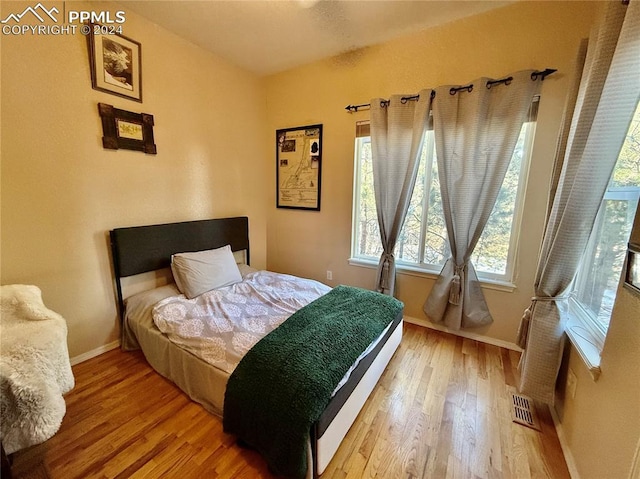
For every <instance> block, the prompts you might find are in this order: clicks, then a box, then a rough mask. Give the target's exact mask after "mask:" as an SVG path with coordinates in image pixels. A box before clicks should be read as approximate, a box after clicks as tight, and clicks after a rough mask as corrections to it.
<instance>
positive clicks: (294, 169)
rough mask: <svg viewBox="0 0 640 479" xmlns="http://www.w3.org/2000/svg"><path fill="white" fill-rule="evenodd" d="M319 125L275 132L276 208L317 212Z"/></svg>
mask: <svg viewBox="0 0 640 479" xmlns="http://www.w3.org/2000/svg"><path fill="white" fill-rule="evenodd" d="M321 182H322V125H309V126H300V127H296V128H285V129H282V130H277V131H276V188H277V190H276V207H277V208H294V209H301V210H314V211H320V186H321Z"/></svg>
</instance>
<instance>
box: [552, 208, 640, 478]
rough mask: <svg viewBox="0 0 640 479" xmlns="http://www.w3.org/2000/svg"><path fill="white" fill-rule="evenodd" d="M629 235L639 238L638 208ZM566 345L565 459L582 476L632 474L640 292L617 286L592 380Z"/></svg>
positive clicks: (637, 428) (637, 421)
mask: <svg viewBox="0 0 640 479" xmlns="http://www.w3.org/2000/svg"><path fill="white" fill-rule="evenodd" d="M630 241H631V242H634V243H636V244H640V209H638V211H637V212H636V220H635V225H634V229H633V232H632V235H631V240H630ZM567 349H568V351H569V354H568V355H567V356H566V357H565V363H564V364H563V374H562V375H561V377H563V376H564V375H565V374H566V369H567V368H569V369H570V370H571V371H573V372H574V373H575V374H576V377H577V386H576V392H575V397H571V394H570V393H569V392H568V391H567V390H566V384H565V383H564V382H562V381H561V383H560V384H559V387H558V389H559V390H558V401H557V404H556V410H557V412H558V416H559V417H560V420H561V421H562V433H563V435H564V436H565V441H566V444H567V445H568V446H569V450H570V453H571V456H572V457H571V458H570V460H573V462H574V463H575V465H576V468H577V470H578V472H579V475H580V477H581V478H582V479H590V478H592V479H599V478H604V477H611V478H618V477H620V478H625V479H626V478H630V479H631V476H630V473H631V468H632V460H633V457H634V454H635V452H636V449H637V448H638V446H639V445H640V294H638V293H637V292H632V291H630V290H629V289H627V288H625V287H624V286H622V283H621V285H620V287H619V288H618V293H617V296H616V303H615V306H614V308H613V312H612V315H611V323H610V325H609V331H608V333H607V339H606V342H605V345H604V349H603V351H602V358H601V364H600V368H601V369H602V373H601V375H600V378H599V379H598V380H597V381H593V379H592V378H591V376H590V374H589V372H588V370H587V368H586V366H585V364H584V362H583V361H582V359H581V358H580V356H579V354H578V352H577V351H576V350H575V349H574V348H573V347H572V346H570V347H569V348H567ZM634 479H635V478H634Z"/></svg>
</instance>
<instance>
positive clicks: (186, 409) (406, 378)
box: [13, 324, 570, 479]
mask: <svg viewBox="0 0 640 479" xmlns="http://www.w3.org/2000/svg"><path fill="white" fill-rule="evenodd" d="M517 360H518V354H517V353H515V352H513V351H508V350H505V349H501V348H498V347H495V346H490V345H486V344H482V343H478V342H476V341H472V340H467V339H463V338H460V337H456V336H451V335H448V334H445V333H440V332H437V331H432V330H428V329H424V328H421V327H418V326H414V325H411V324H405V329H404V338H403V341H402V344H401V345H400V348H399V349H398V351H397V352H396V354H395V356H394V357H393V359H392V360H391V363H390V364H389V366H388V368H387V370H386V372H385V373H384V375H383V376H382V378H381V380H380V383H379V384H378V385H377V386H376V389H375V390H374V391H373V393H372V394H371V396H370V397H369V400H368V401H367V403H366V404H365V406H364V408H363V410H362V411H361V413H360V415H359V416H358V418H357V419H356V422H355V424H354V425H353V427H352V428H351V430H350V431H349V433H348V435H347V437H346V439H345V440H344V442H343V443H342V445H341V446H340V449H339V450H338V452H337V454H336V456H335V457H334V458H333V460H332V462H331V463H330V464H329V467H328V468H327V470H326V471H325V473H324V474H323V475H322V479H328V478H363V477H380V478H437V479H439V478H457V477H461V478H501V477H502V478H518V479H524V478H529V477H533V478H539V477H548V478H554V479H556V478H569V477H570V476H569V472H568V470H567V467H566V464H565V461H564V458H563V456H562V452H561V449H560V443H559V442H558V438H557V436H556V433H555V429H554V428H553V424H552V421H551V419H550V416H549V414H548V411H547V409H546V407H544V408H540V407H539V408H538V415H539V419H540V422H541V432H538V431H536V430H533V429H530V428H527V427H524V426H520V425H517V424H514V423H512V421H511V415H510V409H509V407H510V406H509V405H510V397H509V395H508V387H509V386H513V385H514V384H515V374H516V371H515V368H516V365H517ZM73 371H74V374H75V377H76V387H75V389H74V390H73V391H72V392H71V393H69V394H68V395H67V396H66V401H67V414H66V416H65V419H64V421H63V423H62V426H61V428H60V431H59V432H58V433H57V434H56V435H55V436H54V437H53V438H52V439H50V440H49V441H47V442H46V443H44V444H41V445H39V446H34V447H32V448H30V449H27V450H23V451H20V452H18V453H16V454H14V457H13V474H14V477H16V478H53V479H57V478H60V479H63V478H64V479H72V478H83V479H85V478H94V477H95V478H130V477H131V478H142V477H144V478H160V477H162V478H180V479H189V478H198V479H200V478H272V477H273V476H272V475H270V474H269V472H268V471H267V468H266V466H265V463H264V462H263V460H262V459H261V457H260V456H259V455H257V454H256V453H255V452H252V451H249V450H245V449H241V448H239V447H238V446H236V445H235V442H234V438H233V437H231V436H229V435H227V434H224V433H223V432H222V424H221V420H220V419H219V418H217V417H214V416H211V415H210V414H208V413H207V412H206V411H205V410H204V409H203V408H202V407H200V406H199V405H198V404H196V403H193V402H191V401H190V400H189V399H188V398H187V396H186V395H185V394H183V393H182V392H181V391H180V390H179V389H178V388H177V387H175V386H174V385H173V384H172V383H170V382H168V381H167V380H165V379H163V378H162V377H161V376H160V375H158V374H157V373H155V372H154V371H153V370H152V369H151V367H150V366H148V364H147V363H146V362H145V360H144V357H143V356H142V354H141V353H139V352H136V353H124V352H121V351H119V350H115V351H111V352H108V353H106V354H103V355H101V356H99V357H97V358H93V359H91V360H89V361H86V362H84V363H82V364H79V365H77V366H75V367H74V368H73Z"/></svg>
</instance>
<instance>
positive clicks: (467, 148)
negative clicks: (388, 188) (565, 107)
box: [424, 70, 541, 329]
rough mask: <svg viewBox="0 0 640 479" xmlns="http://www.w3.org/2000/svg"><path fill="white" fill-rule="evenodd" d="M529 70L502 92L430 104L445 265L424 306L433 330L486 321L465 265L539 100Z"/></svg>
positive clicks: (481, 83) (478, 86) (445, 91)
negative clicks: (446, 251)
mask: <svg viewBox="0 0 640 479" xmlns="http://www.w3.org/2000/svg"><path fill="white" fill-rule="evenodd" d="M531 73H533V70H529V71H522V72H518V73H514V74H512V75H511V76H512V77H513V79H512V80H511V82H510V83H509V84H499V85H494V86H492V87H491V88H487V87H486V84H487V81H488V80H490V79H489V78H480V79H478V80H475V81H474V82H473V85H474V87H473V90H472V91H471V92H467V91H460V92H458V93H456V94H455V95H452V94H450V88H451V86H443V87H439V88H437V89H436V96H435V99H434V102H433V125H434V132H435V143H436V155H437V159H438V174H439V176H440V190H441V193H442V207H443V211H444V217H445V224H446V227H447V234H448V240H449V246H450V248H451V257H450V258H449V259H448V260H447V261H446V262H445V264H444V267H443V268H442V271H441V272H440V276H439V277H438V279H437V280H436V283H435V285H434V286H433V288H432V290H431V293H430V294H429V297H428V298H427V301H426V303H425V305H424V312H425V313H426V314H427V316H429V318H430V319H431V320H433V321H435V322H442V323H444V324H445V325H446V326H447V327H449V328H451V329H460V328H470V327H477V326H482V325H484V324H488V323H490V322H492V321H493V319H492V318H491V314H490V313H489V309H488V307H487V304H486V302H485V299H484V294H483V293H482V290H481V288H480V284H479V282H478V277H477V275H476V271H475V269H474V267H473V264H472V263H471V261H470V258H471V255H472V253H473V250H474V248H475V246H476V244H477V242H478V240H479V239H480V236H481V235H482V231H483V230H484V227H485V225H486V223H487V220H488V219H489V216H490V215H491V211H492V210H493V207H494V205H495V202H496V199H497V197H498V193H499V192H500V187H501V186H502V181H503V180H504V176H505V174H506V171H507V168H508V167H509V163H510V161H511V156H512V155H513V150H514V148H515V145H516V143H517V140H518V136H519V134H520V129H521V128H522V124H523V123H524V121H525V120H526V119H527V113H528V111H529V108H530V106H531V103H532V101H533V97H534V95H535V94H536V93H537V92H538V89H539V84H540V81H541V80H540V78H541V77H539V76H538V77H537V79H536V80H532V79H531Z"/></svg>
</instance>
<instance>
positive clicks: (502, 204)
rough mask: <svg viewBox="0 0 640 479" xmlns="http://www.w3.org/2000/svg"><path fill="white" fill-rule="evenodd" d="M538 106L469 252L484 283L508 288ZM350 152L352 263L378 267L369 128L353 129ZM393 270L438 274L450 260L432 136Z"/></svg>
mask: <svg viewBox="0 0 640 479" xmlns="http://www.w3.org/2000/svg"><path fill="white" fill-rule="evenodd" d="M536 112H537V101H536V102H534V103H533V105H532V108H531V112H530V115H529V118H530V120H531V121H528V122H526V123H525V124H524V125H523V127H522V130H521V132H520V137H519V139H518V142H517V145H516V148H515V151H514V154H513V157H512V159H511V163H510V165H509V169H508V171H507V174H506V176H505V179H504V182H503V184H502V188H501V190H500V193H499V195H498V199H497V201H496V205H495V207H494V209H493V212H492V214H491V217H490V218H489V221H488V223H487V225H486V227H485V229H484V232H483V234H482V237H481V238H480V240H479V241H478V244H477V245H476V248H475V250H474V253H473V256H472V258H471V259H472V261H473V264H474V266H475V268H476V271H477V273H478V276H479V277H480V278H481V279H483V280H489V281H492V280H493V281H496V282H506V283H510V282H511V281H512V279H513V276H514V265H515V252H516V250H517V239H518V232H519V229H520V220H521V216H522V205H523V203H524V201H523V199H524V189H525V186H526V177H527V173H528V171H529V157H530V153H531V146H532V143H533V136H534V131H535V121H534V119H535V114H536ZM356 136H357V138H356V147H355V185H354V200H353V207H354V211H353V227H352V238H353V240H352V249H351V257H352V260H356V261H358V260H360V261H363V262H376V263H377V262H378V260H379V258H380V254H381V253H382V245H381V244H380V230H379V228H378V218H377V213H376V205H375V197H374V192H373V165H372V158H371V138H370V136H369V129H368V125H366V126H365V125H358V127H357V129H356ZM395 256H396V266H397V267H398V269H410V270H419V271H426V272H431V273H436V274H437V273H439V272H440V270H441V269H442V266H443V265H444V263H445V261H446V260H447V258H448V257H449V244H448V241H447V230H446V226H445V222H444V215H443V212H442V199H441V197H440V184H439V180H438V163H437V161H436V150H435V140H434V135H433V130H432V129H429V130H427V132H426V134H425V138H424V142H423V148H422V155H421V157H420V163H419V167H418V177H417V180H416V185H415V188H414V190H413V195H412V197H411V202H410V205H409V210H408V212H407V217H406V218H405V222H404V226H403V228H402V231H401V232H400V235H399V237H398V243H397V244H396V249H395Z"/></svg>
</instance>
